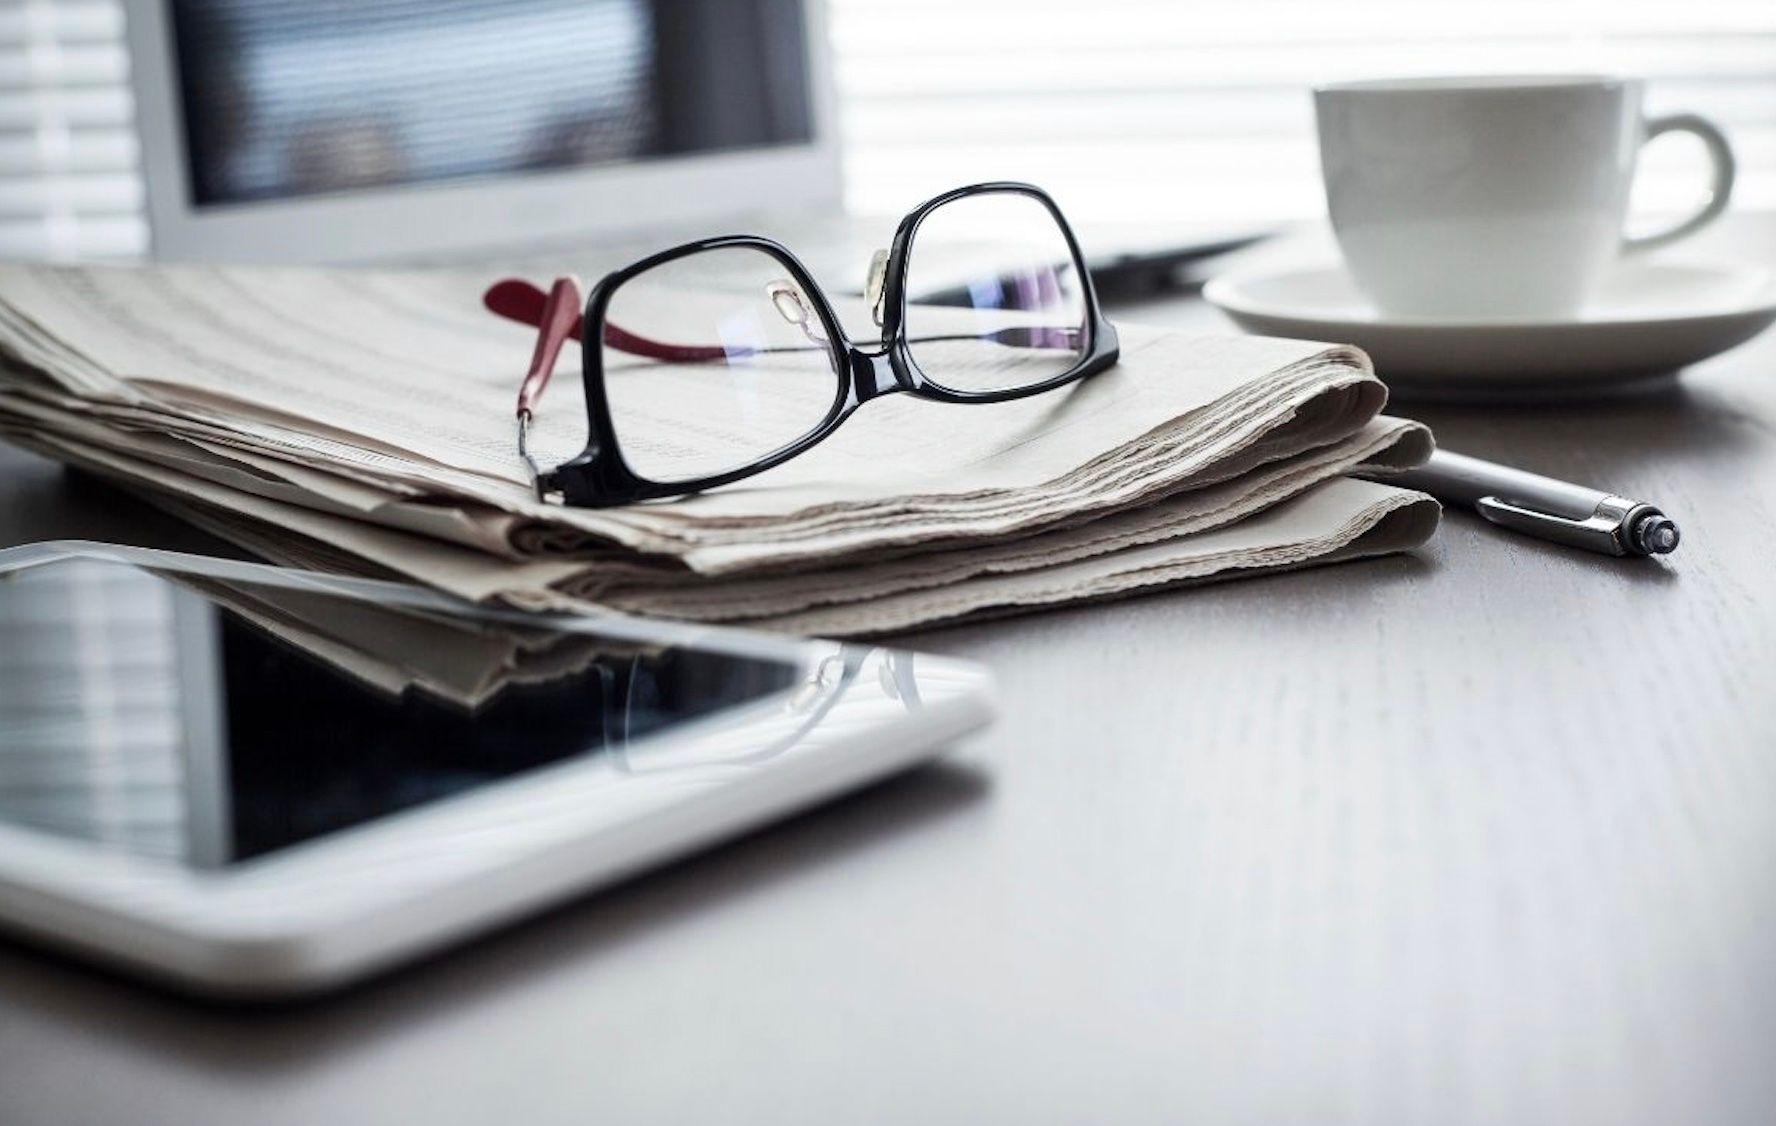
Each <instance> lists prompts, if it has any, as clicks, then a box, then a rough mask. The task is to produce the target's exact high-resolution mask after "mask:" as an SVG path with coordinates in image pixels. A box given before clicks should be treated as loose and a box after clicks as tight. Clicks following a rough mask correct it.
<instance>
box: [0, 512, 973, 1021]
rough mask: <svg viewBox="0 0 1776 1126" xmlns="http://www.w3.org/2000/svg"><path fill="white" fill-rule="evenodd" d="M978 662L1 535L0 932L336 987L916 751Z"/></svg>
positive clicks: (959, 722) (226, 977)
mask: <svg viewBox="0 0 1776 1126" xmlns="http://www.w3.org/2000/svg"><path fill="white" fill-rule="evenodd" d="M989 718H990V683H989V680H988V677H987V675H986V674H985V673H984V672H983V671H982V670H980V669H979V668H977V667H974V666H971V665H968V664H965V663H962V662H958V661H953V660H946V659H939V658H933V657H926V656H914V655H912V654H910V653H903V652H897V651H894V650H890V649H881V648H876V647H872V646H867V645H848V644H839V643H834V642H803V641H792V640H784V639H776V638H768V637H761V636H756V635H751V634H746V633H740V632H736V631H732V630H720V629H712V628H707V627H700V626H689V625H674V624H668V623H661V622H652V621H640V620H637V619H633V618H627V617H617V616H609V617H607V616H602V615H600V616H596V617H573V616H549V617H538V616H534V615H523V614H518V613H514V612H502V611H497V610H490V609H486V608H482V607H475V606H470V605H467V604H464V603H460V602H457V601H455V600H452V599H449V598H447V597H444V596H442V595H438V594H435V593H431V592H427V591H424V590H420V589H417V588H414V587H409V586H405V585H401V584H397V583H386V582H373V581H368V580H356V579H346V578H337V577H329V576H323V575H315V574H308V573H304V572H297V571H288V570H282V569H277V568H271V567H264V566H259V565H256V564H246V563H231V562H225V561H220V560H213V559H205V558H201V557H197V556H186V555H176V554H171V553H166V552H154V551H145V550H141V549H133V548H122V547H111V546H104V545H97V544H82V543H58V544H41V545H32V546H29V547H21V548H13V549H9V550H4V551H0V925H4V926H6V927H9V928H12V929H14V930H16V931H18V932H21V933H24V934H27V935H30V936H33V937H35V938H36V939H38V940H39V941H42V942H47V943H49V944H53V945H56V946H59V947H63V948H67V949H70V950H76V951H79V952H82V953H85V954H87V955H90V956H93V957H96V958H100V959H103V960H105V961H108V962H111V963H114V964H116V965H119V966H122V967H127V968H129V969H132V970H135V971H139V972H142V973H145V974H149V975H152V976H154V977H157V978H159V979H161V980H163V981H167V982H170V983H174V984H177V985H181V986H184V987H187V988H190V989H194V990H198V991H201V992H204V993H209V994H215V995H229V996H244V997H264V996H278V995H290V994H296V993H303V992H310V991H315V990H320V989H325V988H330V987H334V986H337V985H340V984H342V983H345V982H348V981H350V980H352V979H355V978H358V977H361V976H363V975H365V974H368V973H371V972H373V971H376V970H378V969H382V968H384V967H388V966H391V965H393V964H395V963H397V962H400V961H402V960H405V959H408V958H411V957H413V956H414V955H417V954H419V953H422V952H424V951H427V950H431V949H435V948H437V947H439V946H442V945H444V944H446V943H450V942H453V941H455V940H458V939H461V938H464V937H466V936H468V935H470V934H473V933H475V932H478V931H483V930H486V929H488V928H490V927H494V926H496V925H499V924H501V923H504V922H508V921H510V920H512V919H514V918H516V917H518V916H521V915H524V914H526V913H528V912H533V911H536V910H538V909H539V908H542V907H544V906H547V905H549V904H552V903H555V902H558V901H561V900H563V899H566V898H568V897H571V896H574V895H577V894H580V893H583V892H585V891H587V890H589V889H592V888H595V887H598V886H600V885H603V884H608V883H611V882H612V881H614V880H617V879H620V878H622V877H624V876H627V875H630V874H632V873H634V872H636V871H638V870H640V869H643V868H646V867H648V866H650V865H654V864H658V863H660V862H662V861H665V860H668V859H670V858H673V857H676V856H679V855H682V854H684V853H686V852H688V851H690V850H692V849H695V848H698V847H701V846H704V845H708V844H710V843H712V842H714V841H717V840H720V839H722V838H724V837H729V836H732V835H734V834H736V833H738V832H740V831H742V830H745V829H747V828H749V827H752V826H756V825H759V824H761V823H763V822H766V821H769V820H772V819H774V818H779V817H782V816H784V815H785V814H787V813H790V812H792V811H794V810H797V809H801V808H804V807H806V806H808V805H810V804H812V803H815V802H818V801H821V800H823V799H825V798H828V797H831V796H833V795H836V794H839V793H841V792H843V791H847V790H851V789H854V788H856V787H859V786H862V785H864V784H865V783H868V782H870V781H872V780H874V779H877V778H880V777H882V776H884V775H886V774H889V773H891V772H893V771H897V770H901V769H904V768H906V767H908V766H911V765H913V764H914V763H917V762H920V761H922V760H925V759H928V758H930V757H933V756H934V755H936V754H937V753H938V752H940V751H941V750H942V749H944V747H945V746H946V745H947V744H949V743H950V742H951V741H952V740H954V739H956V738H957V737H959V736H961V735H963V734H964V733H966V732H968V731H970V730H972V729H974V728H977V727H979V726H981V725H983V724H984V723H985V722H987V720H988V719H989Z"/></svg>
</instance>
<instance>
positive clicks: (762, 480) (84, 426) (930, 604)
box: [0, 265, 1438, 635]
mask: <svg viewBox="0 0 1776 1126" xmlns="http://www.w3.org/2000/svg"><path fill="white" fill-rule="evenodd" d="M489 280H490V278H489V277H488V276H487V274H486V273H485V271H463V270H427V271H372V270H292V269H247V268H216V267H193V266H182V267H50V266H20V265H13V266H4V267H0V432H4V433H5V435H6V436H7V437H9V438H10V439H11V440H13V441H15V442H17V443H19V444H21V445H23V446H26V447H28V448H31V449H33V450H37V451H39V452H42V453H44V454H47V455H49V456H52V457H56V458H59V459H61V460H64V461H66V462H69V463H71V464H75V465H79V466H82V467H84V468H87V469H89V470H92V471H94V472H97V473H100V474H103V475H105V476H108V477H111V478H114V479H116V480H118V481H121V482H123V483H125V484H126V485H128V486H130V487H132V488H135V489H137V490H140V491H142V492H143V493H145V494H146V495H148V496H150V497H151V498H152V499H154V500H155V501H156V502H157V503H159V504H161V505H163V506H165V507H167V508H169V509H171V510H173V511H175V512H177V513H179V514H181V515H183V516H185V517H187V518H188V519H190V520H192V521H194V522H196V523H198V524H200V525H202V526H203V527H205V528H208V529H210V530H212V531H214V532H216V533H218V534H219V535H221V536H223V537H224V538H226V539H229V540H232V541H234V542H236V543H238V544H240V545H242V546H244V547H246V548H247V549H249V550H251V551H254V552H256V553H258V554H260V555H262V556H265V557H267V558H269V559H272V560H275V561H277V562H282V563H289V564H296V565H302V566H307V567H314V568H320V569H329V570H342V571H352V572H358V573H366V574H379V575H389V574H392V575H398V576H403V577H406V578H410V579H414V580H418V581H421V582H424V583H428V584H430V585H432V586H435V587H438V588H442V589H444V590H447V591H450V592H452V593H455V594H459V595H461V596H464V597H466V598H471V599H475V600H501V601H505V602H509V603H512V604H516V605H520V606H527V607H548V606H566V605H573V606H575V607H577V608H581V609H584V608H586V607H587V606H597V607H608V608H614V609H619V610H623V611H628V612H634V613H643V614H651V615H661V616H668V617H676V618H686V619H696V620H706V621H724V622H734V623H740V624H746V625H752V626H759V627H764V628H770V629H777V630H786V631H794V632H802V633H824V634H833V635H859V634H871V633H881V632H887V631H893V630H901V629H907V628H910V627H914V626H919V625H924V624H927V623H932V622H938V621H946V620H952V619H959V618H966V617H974V616H980V615H989V614H1000V613H1009V612H1015V611H1019V610H1024V609H1029V608H1034V607H1040V606H1046V605H1054V604H1058V603H1067V602H1077V601H1082V600H1088V599H1104V598H1111V597H1116V596H1119V595H1125V594H1129V593H1133V592H1136V591H1141V590H1147V589H1152V588H1155V587H1160V586H1167V585H1172V584H1179V583H1189V582H1200V581H1204V580H1208V579H1213V578H1218V577H1230V576H1235V575H1242V574H1248V573H1251V572H1254V571H1258V570H1266V569H1276V568H1286V567H1296V566H1302V565H1306V564H1310V563H1320V562H1332V561H1336V560H1342V559H1350V558H1355V557H1359V556H1367V555H1375V554H1380V553H1385V552H1393V551H1400V550H1404V549H1407V548H1410V547H1413V546H1416V545H1417V544H1419V543H1421V542H1423V541H1424V540H1425V538H1426V537H1428V536H1429V535H1430V533H1431V531H1432V530H1433V528H1434V527H1435V525H1436V520H1437V511H1438V510H1437V506H1436V504H1435V502H1434V501H1432V500H1430V498H1428V497H1425V496H1423V495H1422V494H1418V493H1413V492H1408V491H1405V490H1401V489H1397V488H1393V487H1391V486H1388V485H1384V484H1377V483H1373V482H1370V481H1363V480H1357V479H1354V478H1351V477H1348V476H1346V474H1347V473H1348V472H1350V471H1352V470H1354V469H1358V468H1362V469H1364V470H1365V471H1370V472H1374V471H1386V470H1388V469H1390V468H1404V467H1407V466H1410V465H1414V464H1418V463H1419V462H1421V461H1422V460H1423V459H1424V458H1425V457H1427V456H1428V454H1429V451H1430V448H1431V442H1430V435H1429V433H1428V432H1427V431H1426V430H1425V429H1424V428H1423V427H1421V426H1419V425H1418V424H1416V423H1413V422H1409V421H1406V420H1402V419H1395V418H1390V417H1387V416H1384V415H1382V414H1380V413H1379V412H1380V411H1381V408H1382V406H1383V405H1384V403H1385V401H1386V391H1385V389H1384V387H1383V386H1382V384H1381V383H1380V382H1379V381H1378V380H1377V379H1376V378H1375V377H1374V375H1373V373H1372V372H1371V371H1370V370H1369V367H1368V362H1367V360H1366V359H1365V358H1364V357H1363V356H1362V354H1361V353H1359V352H1357V351H1355V350H1353V349H1349V348H1344V347H1336V346H1327V345H1317V344H1312V343H1305V342H1301V341H1292V340H1271V339H1265V338H1259V337H1235V336H1227V337H1220V336H1214V337H1210V336H1200V335H1190V334H1185V333H1180V332H1176V331H1168V330H1165V329H1157V328H1144V327H1141V326H1136V325H1122V326H1119V329H1120V331H1121V335H1122V342H1123V350H1122V361H1121V363H1119V364H1118V365H1117V366H1116V367H1114V368H1112V369H1110V370H1108V371H1106V372H1103V373H1101V374H1099V375H1096V376H1093V377H1091V378H1089V379H1086V380H1084V381H1081V382H1080V383H1078V384H1076V385H1074V386H1072V387H1069V388H1065V389H1061V390H1057V391H1054V392H1051V393H1048V394H1045V395H1039V396H1034V397H1032V398H1028V399H1024V400H1019V401H1014V402H1008V403H1001V404H995V405H992V406H954V405H948V404H943V403H935V402H927V401H923V400H919V399H915V398H913V397H912V396H905V395H897V396H889V397H887V398H884V399H880V400H877V401H875V402H872V403H870V404H869V405H868V406H866V407H865V408H864V409H863V410H861V411H860V412H859V413H858V414H857V415H856V416H855V417H854V418H852V419H851V420H850V421H849V422H848V423H847V424H846V425H845V426H844V427H842V428H841V429H840V430H839V431H838V432H837V433H836V434H835V435H834V436H833V437H831V438H830V439H828V440H827V441H826V442H825V443H823V444H821V445H820V446H818V447H816V448H814V449H813V450H811V451H810V452H808V453H807V454H805V455H803V456H801V457H799V458H796V459H794V460H792V461H789V462H787V463H785V464H784V465H781V466H779V467H777V468H775V469H772V470H770V471H768V472H766V473H764V474H761V475H759V476H758V477H755V478H752V479H749V480H747V481H745V482H743V483H740V484H738V485H734V486H730V487H728V488H724V489H718V490H713V491H711V492H708V493H706V494H702V495H698V496H694V497H687V498H682V499H679V500H675V501H671V502H665V503H651V504H639V505H631V506H626V507H621V508H607V509H579V508H568V507H563V506H561V505H559V504H552V503H545V502H542V501H539V500H537V499H536V498H535V496H534V495H533V493H532V491H531V489H530V486H529V483H528V480H527V477H526V475H525V471H524V468H523V465H522V463H521V462H520V461H519V459H518V457H517V455H516V451H515V449H514V447H513V444H512V441H513V438H512V409H513V407H512V404H513V398H514V393H515V388H516V384H517V382H518V378H519V376H520V375H521V374H522V369H523V366H524V361H525V359H526V357H527V356H528V355H529V349H530V344H531V339H530V334H529V332H528V331H527V330H526V329H525V328H524V327H522V326H518V325H513V324H512V323H510V322H505V321H501V320H498V319H496V318H494V317H492V316H490V315H489V314H487V313H486V312H484V311H483V310H482V308H481V305H480V301H479V296H480V292H481V290H482V288H483V287H484V286H485V284H486V283H487V282H488V281H489ZM845 312H846V313H847V314H848V315H854V314H856V313H858V312H859V311H858V310H845ZM863 317H864V323H867V312H863ZM563 363H564V364H573V365H577V356H569V357H564V359H563ZM581 394H582V392H581V388H580V383H579V380H578V379H577V378H557V379H556V380H555V387H554V388H553V390H552V392H551V396H552V398H553V399H555V400H556V401H554V402H552V403H551V404H550V405H549V408H548V410H546V411H545V412H543V414H542V415H540V416H539V429H538V431H537V433H536V435H535V437H534V441H535V443H536V444H537V445H538V446H539V447H541V449H542V450H543V458H542V459H546V458H547V457H549V456H551V455H552V456H555V457H556V458H557V460H559V459H561V458H564V457H566V456H570V455H571V454H572V453H574V452H576V451H577V448H578V445H579V444H580V441H581V440H583V434H581V433H579V432H578V431H579V430H581V429H583V426H584V412H583V403H582V401H579V396H581Z"/></svg>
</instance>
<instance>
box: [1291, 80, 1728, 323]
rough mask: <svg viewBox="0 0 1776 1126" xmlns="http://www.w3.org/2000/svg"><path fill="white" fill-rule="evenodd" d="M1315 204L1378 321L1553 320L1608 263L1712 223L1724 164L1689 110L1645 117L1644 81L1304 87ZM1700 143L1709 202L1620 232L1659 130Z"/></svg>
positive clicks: (1722, 146) (1723, 155)
mask: <svg viewBox="0 0 1776 1126" xmlns="http://www.w3.org/2000/svg"><path fill="white" fill-rule="evenodd" d="M1314 109H1315V113H1316V116H1317V118H1318V121H1319V132H1320V165H1321V168H1322V170H1323V172H1324V174H1325V178H1326V201H1327V203H1328V205H1329V206H1330V209H1331V213H1332V226H1333V229H1334V231H1335V232H1336V233H1337V235H1338V245H1339V247H1340V249H1342V250H1343V252H1344V258H1345V263H1346V265H1348V266H1349V268H1350V272H1351V275H1352V277H1353V278H1354V279H1355V280H1356V283H1357V285H1358V287H1359V288H1361V289H1362V290H1363V292H1364V293H1365V294H1367V295H1368V296H1369V298H1370V299H1371V300H1372V301H1374V303H1375V304H1376V306H1377V307H1378V308H1380V309H1381V310H1382V311H1383V312H1387V313H1392V314H1405V315H1426V316H1466V317H1496V316H1531V317H1560V316H1565V315H1570V314H1572V313H1573V312H1575V311H1577V310H1578V309H1579V308H1580V307H1581V306H1582V305H1583V304H1584V302H1585V299H1586V298H1587V297H1588V296H1589V295H1590V294H1591V293H1592V291H1593V290H1594V289H1595V288H1596V286H1597V284H1598V283H1599V282H1600V281H1601V280H1602V278H1603V276H1604V274H1605V272H1606V271H1607V270H1608V269H1609V267H1610V264H1611V263H1612V262H1613V261H1614V260H1615V259H1616V257H1617V256H1618V255H1620V254H1623V253H1634V252H1636V251H1640V250H1645V249H1648V248H1650V247H1654V246H1662V245H1664V244H1666V243H1669V242H1673V241H1675V240H1677V239H1680V238H1683V237H1684V236H1685V235H1688V234H1690V233H1692V232H1693V231H1695V230H1696V229H1698V228H1699V227H1701V226H1703V225H1704V224H1706V223H1708V222H1709V221H1710V220H1712V219H1713V218H1714V217H1715V216H1717V215H1719V214H1720V213H1721V211H1722V210H1724V209H1725V208H1726V206H1727V197H1728V196H1729V195H1730V194H1731V192H1732V188H1733V173H1734V166H1733V154H1732V150H1731V149H1730V148H1729V147H1728V145H1727V140H1726V138H1725V137H1724V136H1722V135H1721V131H1720V130H1719V129H1717V128H1716V127H1715V126H1714V125H1713V124H1712V123H1711V122H1709V121H1707V120H1706V119H1704V118H1701V117H1698V116H1696V115H1695V114H1688V113H1685V114H1676V115H1673V116H1670V117H1654V118H1646V117H1644V116H1642V113H1641V84H1640V83H1639V82H1638V81H1635V80H1632V79H1624V78H1608V77H1601V76H1551V77H1492V78H1419V79H1400V80H1389V81H1379V82H1349V83H1340V84H1336V85H1331V86H1322V87H1320V88H1318V89H1316V90H1315V91H1314ZM1677 131H1683V132H1689V133H1694V134H1695V135H1696V136H1697V137H1699V138H1701V140H1702V143H1703V144H1704V145H1705V146H1706V147H1707V150H1708V155H1709V158H1710V162H1711V163H1712V165H1713V171H1714V175H1713V184H1712V189H1711V191H1710V193H1709V196H1708V199H1707V201H1706V202H1705V203H1704V204H1703V205H1702V206H1701V207H1700V208H1698V209H1697V210H1696V212H1695V213H1694V214H1692V215H1690V216H1689V217H1687V218H1685V219H1684V220H1683V221H1681V222H1678V223H1676V224H1673V225H1672V226H1670V227H1669V228H1667V229H1665V230H1663V231H1660V232H1658V233H1656V234H1652V235H1647V236H1644V237H1635V238H1630V237H1627V236H1625V235H1624V234H1623V223H1624V220H1625V219H1626V216H1627V210H1628V190H1629V187H1630V185H1631V183H1632V182H1633V179H1634V166H1635V160H1636V158H1637V156H1638V154H1639V152H1640V148H1641V146H1642V145H1643V144H1645V143H1646V142H1647V141H1648V140H1650V139H1651V138H1653V137H1656V136H1658V135H1660V134H1662V133H1670V132H1677Z"/></svg>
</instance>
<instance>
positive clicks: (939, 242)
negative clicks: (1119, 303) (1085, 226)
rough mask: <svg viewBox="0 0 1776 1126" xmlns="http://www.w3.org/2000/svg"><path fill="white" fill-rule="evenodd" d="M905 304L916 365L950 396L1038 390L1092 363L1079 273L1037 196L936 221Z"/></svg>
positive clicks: (960, 205)
mask: <svg viewBox="0 0 1776 1126" xmlns="http://www.w3.org/2000/svg"><path fill="white" fill-rule="evenodd" d="M906 294H907V311H906V333H907V340H908V351H909V353H910V354H911V356H912V358H913V362H914V363H916V364H917V365H918V366H919V369H920V370H921V371H922V372H924V374H925V377H926V378H927V379H929V380H931V381H932V382H933V383H936V384H938V385H940V386H942V387H945V388H948V389H949V390H951V391H961V392H978V391H1005V390H1014V389H1018V388H1024V387H1031V386H1034V385H1036V384H1040V383H1044V382H1046V381H1048V380H1051V379H1054V378H1056V377H1058V376H1061V375H1064V374H1066V373H1067V372H1068V371H1070V370H1072V369H1073V368H1074V367H1077V366H1078V365H1079V363H1080V361H1081V360H1082V359H1083V357H1084V355H1085V341H1086V305H1085V294H1084V291H1083V290H1082V289H1081V287H1080V279H1079V267H1078V264H1077V263H1076V262H1075V261H1074V257H1073V252H1072V250H1071V248H1070V247H1069V246H1068V243H1067V239H1066V236H1065V234H1063V232H1062V231H1061V227H1060V225H1059V223H1058V222H1057V221H1056V220H1055V218H1054V216H1053V215H1052V214H1051V213H1050V212H1049V210H1048V208H1047V207H1045V206H1044V205H1043V203H1042V202H1041V201H1040V200H1038V199H1036V198H1035V197H1033V196H1029V195H1024V194H1021V193H1015V192H990V193H985V194H981V195H974V196H965V197H963V198H961V199H957V200H952V201H950V202H948V203H945V204H943V205H941V206H939V207H937V208H936V209H934V210H933V211H931V212H930V213H929V214H928V215H926V216H925V218H924V219H923V220H922V221H921V222H920V223H919V226H918V228H917V229H916V230H915V232H914V234H913V241H912V245H911V248H910V250H909V252H908V257H907V270H906Z"/></svg>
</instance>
